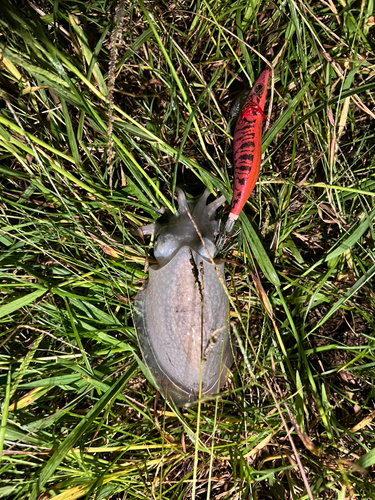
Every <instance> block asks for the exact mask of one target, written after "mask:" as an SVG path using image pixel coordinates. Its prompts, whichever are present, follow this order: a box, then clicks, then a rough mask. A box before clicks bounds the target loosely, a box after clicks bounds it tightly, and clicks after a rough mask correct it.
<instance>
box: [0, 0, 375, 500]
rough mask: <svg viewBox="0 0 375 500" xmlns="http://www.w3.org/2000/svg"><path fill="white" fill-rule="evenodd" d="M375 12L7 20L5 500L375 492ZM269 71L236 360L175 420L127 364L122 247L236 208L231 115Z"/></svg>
mask: <svg viewBox="0 0 375 500" xmlns="http://www.w3.org/2000/svg"><path fill="white" fill-rule="evenodd" d="M372 10H373V3H372V2H370V1H369V2H362V3H356V2H347V3H344V2H341V3H333V2H299V3H295V2H293V1H292V0H288V1H286V2H284V3H281V4H273V3H267V2H255V3H254V2H252V3H251V2H245V1H243V0H238V1H235V2H229V3H228V2H227V3H225V2H223V3H212V2H211V3H209V2H206V1H199V2H196V3H193V4H190V3H175V4H172V3H163V2H162V3H157V4H155V3H153V2H144V1H143V0H139V1H138V2H135V3H132V2H130V3H128V2H126V1H125V2H120V3H119V4H114V3H109V2H104V1H102V0H97V1H92V2H88V3H82V2H78V1H72V2H49V1H47V0H46V1H40V2H30V3H24V2H10V1H8V0H4V2H3V4H2V8H1V13H0V26H1V31H0V32H1V36H0V51H1V61H0V64H1V75H0V78H1V112H0V154H1V162H0V170H1V173H2V182H1V191H0V208H1V227H0V244H1V253H0V259H1V264H0V273H1V286H0V288H1V294H2V303H1V305H0V320H1V323H2V330H1V337H0V346H1V352H0V363H1V373H0V378H1V391H2V392H1V401H2V407H1V411H2V423H1V429H0V449H1V450H2V454H1V462H0V469H1V480H0V498H11V499H24V498H28V499H30V500H36V499H37V498H38V499H40V500H41V499H49V498H55V499H58V500H63V499H64V500H67V499H75V498H95V499H97V500H99V499H123V498H129V499H130V498H137V499H138V498H147V499H149V498H155V499H156V498H157V499H183V498H195V499H210V498H212V499H217V500H219V499H220V500H223V499H242V498H243V499H245V498H253V499H255V498H259V499H260V498H262V499H266V498H276V499H284V498H293V499H294V498H299V499H305V498H306V499H307V498H314V499H336V498H337V499H344V498H363V499H368V498H375V485H374V481H373V471H374V464H375V451H374V434H373V419H374V417H375V408H374V389H373V384H374V376H375V371H374V366H375V359H374V354H373V351H374V310H375V307H374V297H375V294H374V292H375V291H374V285H373V282H374V281H373V277H374V275H375V264H374V262H375V258H374V257H375V255H374V229H373V219H374V216H375V207H374V195H375V175H374V171H375V170H374V167H375V161H374V153H375V141H374V134H375V129H374V121H373V120H374V90H375V80H374V47H375V31H374V29H375V28H374V17H373V12H372ZM266 65H268V66H271V67H272V68H273V73H272V92H270V95H271V96H272V97H270V99H269V115H268V117H269V121H268V124H267V131H266V133H265V136H264V151H265V157H264V162H263V165H262V171H261V176H260V180H259V183H258V186H257V189H256V191H255V193H254V195H253V196H252V197H251V199H250V200H249V202H248V204H247V206H246V208H245V212H244V214H243V215H242V217H241V221H240V226H241V228H242V231H241V233H240V234H239V235H238V237H237V241H236V244H235V245H234V246H233V248H232V249H230V250H229V251H228V253H227V254H226V255H225V256H224V258H225V259H226V262H227V264H226V268H227V277H228V286H229V290H230V294H231V296H232V297H233V299H234V301H235V303H236V305H237V309H238V310H239V311H240V317H238V316H237V315H236V314H234V315H233V318H232V319H233V321H232V323H233V331H234V332H235V333H236V335H234V338H235V342H236V343H237V344H238V345H239V347H240V348H239V350H238V352H239V353H240V354H239V355H238V358H237V359H236V363H235V367H234V368H233V376H232V378H231V380H230V381H229V383H228V385H227V387H226V388H225V391H224V392H223V393H222V394H221V395H220V397H218V398H213V399H212V400H210V401H208V402H206V403H204V404H202V405H201V406H200V407H199V415H198V414H197V411H198V409H197V408H196V409H189V410H187V411H183V412H178V411H172V409H171V408H169V406H168V405H167V404H165V403H164V402H163V400H162V399H155V390H154V389H153V388H152V386H151V385H150V384H149V383H148V382H147V379H146V378H145V376H144V373H143V371H142V364H141V361H140V357H139V356H140V353H139V350H138V346H137V341H136V336H135V332H134V327H133V320H132V309H133V300H134V297H135V295H136V294H137V292H138V291H139V290H140V289H141V287H142V284H143V283H144V281H145V280H146V277H147V274H146V268H145V262H146V259H147V254H148V248H147V247H146V246H145V244H144V242H141V241H139V240H138V239H137V238H135V237H134V236H133V230H134V229H135V227H136V226H140V225H142V224H146V223H149V222H152V221H153V220H155V219H156V218H157V217H158V213H159V212H158V210H159V209H160V208H161V207H167V208H170V209H173V206H174V196H173V195H174V192H175V188H176V186H177V185H180V186H182V187H183V188H184V189H185V190H186V191H187V192H188V193H189V194H190V195H192V196H196V195H198V194H200V193H201V192H203V189H204V187H205V186H207V187H209V188H210V189H211V190H212V191H213V192H216V193H221V194H224V195H225V196H226V197H227V200H228V201H230V197H231V184H232V176H233V165H232V150H231V139H232V135H231V134H232V131H233V129H232V127H231V125H232V122H230V120H229V116H230V108H231V106H232V104H233V102H234V100H235V99H236V98H237V97H238V95H239V94H240V93H241V92H242V91H243V90H244V89H246V88H248V87H249V86H250V85H251V84H252V83H253V82H254V79H255V78H256V76H257V75H258V74H259V72H260V71H261V69H263V68H264V67H266Z"/></svg>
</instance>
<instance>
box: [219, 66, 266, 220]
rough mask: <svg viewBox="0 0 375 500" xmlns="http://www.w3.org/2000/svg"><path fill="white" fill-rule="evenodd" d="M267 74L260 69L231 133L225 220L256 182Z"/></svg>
mask: <svg viewBox="0 0 375 500" xmlns="http://www.w3.org/2000/svg"><path fill="white" fill-rule="evenodd" d="M269 74H270V71H269V70H268V69H266V70H264V71H263V72H262V73H261V75H260V77H259V78H258V80H257V81H256V82H255V84H254V87H253V88H252V90H251V92H250V94H249V95H248V97H247V99H246V101H245V103H244V105H243V107H242V109H241V112H240V115H239V117H238V120H237V123H236V128H235V131H234V142H233V153H234V189H233V199H232V205H231V209H230V213H229V219H228V222H229V220H231V221H233V222H232V227H233V223H234V221H235V220H236V219H237V218H238V216H239V214H240V213H241V210H242V208H243V206H244V205H245V203H246V201H247V200H248V198H249V196H250V194H251V193H252V191H253V189H254V186H255V184H256V182H257V180H258V176H259V169H260V163H261V155H262V126H263V120H264V119H265V116H264V105H265V102H266V95H267V85H268V79H269Z"/></svg>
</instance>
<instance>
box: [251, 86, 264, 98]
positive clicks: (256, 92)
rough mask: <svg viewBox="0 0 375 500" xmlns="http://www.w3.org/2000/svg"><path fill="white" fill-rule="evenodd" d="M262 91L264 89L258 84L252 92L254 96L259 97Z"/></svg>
mask: <svg viewBox="0 0 375 500" xmlns="http://www.w3.org/2000/svg"><path fill="white" fill-rule="evenodd" d="M263 89H264V85H262V84H261V83H258V85H256V86H255V88H254V91H253V92H254V94H256V95H258V96H259V97H260V96H261V95H262V94H263Z"/></svg>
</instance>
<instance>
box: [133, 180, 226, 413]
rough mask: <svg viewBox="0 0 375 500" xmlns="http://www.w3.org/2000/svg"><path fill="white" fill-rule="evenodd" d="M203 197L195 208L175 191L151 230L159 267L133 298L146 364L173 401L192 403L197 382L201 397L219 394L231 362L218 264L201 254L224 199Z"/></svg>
mask: <svg viewBox="0 0 375 500" xmlns="http://www.w3.org/2000/svg"><path fill="white" fill-rule="evenodd" d="M208 196H209V191H208V190H206V191H205V193H204V194H203V195H202V197H201V198H200V199H199V201H198V202H197V204H195V205H194V204H193V203H191V202H187V201H186V198H185V195H184V193H183V192H182V191H181V190H178V201H179V213H178V214H177V215H172V214H170V213H169V214H168V215H167V217H168V220H167V222H166V223H164V224H158V223H157V224H156V225H155V226H154V228H153V231H154V233H155V240H156V243H155V248H154V254H155V258H156V260H157V261H158V265H156V266H151V267H150V270H149V279H148V283H147V286H146V288H145V289H144V290H143V291H142V292H141V294H140V295H139V296H138V298H137V300H136V303H135V309H136V327H137V334H138V341H139V344H140V347H141V351H142V355H143V359H144V361H145V364H146V365H147V366H148V368H149V370H150V372H151V374H152V376H153V378H154V381H155V382H156V385H157V386H158V388H159V389H160V390H161V392H162V393H163V394H164V396H165V397H167V398H168V399H172V400H173V401H174V402H175V403H176V405H177V406H183V405H185V404H190V403H193V402H194V401H195V400H196V399H197V398H198V397H199V387H200V383H201V395H202V396H204V395H207V394H212V393H216V392H219V390H220V387H221V386H222V385H223V383H224V382H225V379H226V374H227V370H228V368H229V367H230V366H231V364H232V361H233V358H232V350H231V346H230V343H229V321H228V298H227V294H226V290H225V288H224V287H225V285H223V283H224V281H223V280H224V263H219V262H216V261H215V264H216V269H215V267H214V266H213V265H212V263H211V261H210V259H209V257H208V255H207V251H208V252H209V253H210V254H211V256H212V257H214V256H215V254H216V252H217V249H216V246H215V243H214V241H215V235H216V234H217V232H218V223H217V222H216V221H215V219H214V214H215V210H216V208H218V207H219V206H220V205H221V204H222V203H223V202H224V198H223V197H221V198H219V199H218V200H216V201H214V202H213V203H211V204H210V205H207V204H206V202H207V198H208ZM188 212H189V213H190V214H191V216H192V219H193V220H194V222H195V225H196V226H197V228H198V230H199V232H200V234H201V236H202V238H203V241H204V243H205V247H206V248H204V246H203V244H202V241H201V238H200V237H199V235H198V234H197V230H196V228H195V227H194V224H193V223H192V222H191V219H190V217H189V215H188ZM151 230H152V228H151ZM146 232H147V233H150V226H147V229H146ZM206 250H207V251H206ZM217 272H218V273H219V275H220V276H221V278H222V280H220V279H219V276H218V274H217Z"/></svg>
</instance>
